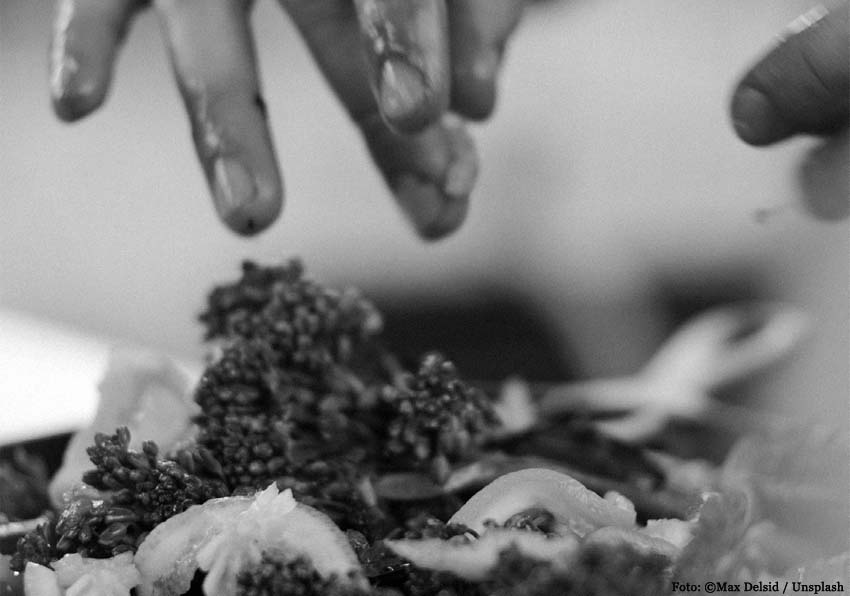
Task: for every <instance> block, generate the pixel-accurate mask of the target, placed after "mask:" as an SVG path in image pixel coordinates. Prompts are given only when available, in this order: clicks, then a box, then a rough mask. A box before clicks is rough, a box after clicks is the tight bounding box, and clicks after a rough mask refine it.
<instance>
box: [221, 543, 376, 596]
mask: <svg viewBox="0 0 850 596" xmlns="http://www.w3.org/2000/svg"><path fill="white" fill-rule="evenodd" d="M368 593H369V592H367V591H364V590H360V589H358V588H356V587H353V586H351V585H349V584H346V583H344V582H341V581H340V580H339V578H337V577H333V576H332V577H329V578H325V577H322V576H321V575H319V573H318V571H316V568H315V567H313V565H312V563H310V561H309V560H307V559H305V558H303V557H299V558H296V559H289V560H284V559H281V558H280V557H276V556H271V555H269V554H268V553H264V554H263V558H262V560H261V561H260V563H258V564H257V565H255V566H254V567H252V568H250V569H246V570H244V571H242V572H241V573H240V574H239V576H238V578H237V591H236V594H237V596H366V595H367V594H368Z"/></svg>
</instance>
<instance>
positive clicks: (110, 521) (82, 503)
mask: <svg viewBox="0 0 850 596" xmlns="http://www.w3.org/2000/svg"><path fill="white" fill-rule="evenodd" d="M129 443H130V432H129V430H127V428H126V427H122V428H119V429H118V430H117V431H116V433H115V434H114V435H111V436H110V435H106V434H103V433H98V434H97V435H95V444H94V445H93V446H91V447H89V448H88V449H87V452H88V454H89V457H90V458H91V461H92V463H93V464H94V465H95V469H93V470H89V471H88V472H86V473H85V474H84V475H83V481H84V482H86V483H87V484H89V485H91V486H93V487H95V488H97V489H100V490H103V491H108V492H105V493H104V496H103V498H97V499H92V498H80V499H76V500H74V501H72V502H71V503H69V504H68V505H67V506H66V507H65V509H64V510H63V511H62V512H61V513H60V515H59V519H58V521H57V523H56V534H57V537H58V540H57V542H56V550H57V553H58V554H59V556H61V555H63V554H65V553H71V552H75V553H79V554H81V555H82V556H85V557H95V558H107V557H112V556H114V555H117V554H120V553H122V552H125V551H135V550H136V548H137V547H138V545H139V544H140V543H141V541H142V540H143V539H144V537H145V536H146V535H147V532H149V531H150V530H152V529H153V528H154V527H155V526H156V525H157V524H159V523H161V522H163V521H165V520H166V519H168V518H170V517H172V516H174V515H177V514H178V513H181V512H183V511H185V510H186V509H188V508H189V507H191V506H192V505H195V504H199V503H204V502H205V501H207V500H209V499H213V498H216V497H224V496H227V495H228V494H229V492H228V490H227V487H226V486H225V484H224V482H222V481H221V480H220V479H219V478H216V477H215V474H216V473H217V472H218V467H219V466H218V464H217V462H215V460H214V459H213V458H212V457H211V455H210V454H209V453H207V452H206V451H204V450H203V449H200V450H195V451H188V450H183V451H181V452H180V453H179V454H178V456H177V461H173V460H169V459H160V458H159V457H158V455H159V449H158V447H157V445H156V443H154V442H153V441H146V442H144V443H143V446H142V451H135V450H132V449H130V448H129Z"/></svg>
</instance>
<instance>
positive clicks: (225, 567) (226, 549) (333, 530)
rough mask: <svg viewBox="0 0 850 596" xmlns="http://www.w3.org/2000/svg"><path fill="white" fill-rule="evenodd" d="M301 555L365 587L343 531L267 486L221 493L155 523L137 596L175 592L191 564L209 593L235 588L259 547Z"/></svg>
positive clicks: (143, 550) (326, 573) (325, 572)
mask: <svg viewBox="0 0 850 596" xmlns="http://www.w3.org/2000/svg"><path fill="white" fill-rule="evenodd" d="M264 552H272V553H276V555H280V556H282V557H284V558H287V559H289V558H296V557H306V558H307V559H308V560H309V561H310V563H311V564H312V565H313V566H314V567H315V569H316V571H317V572H318V573H319V574H320V575H321V576H322V577H330V576H332V575H335V576H337V577H339V578H340V580H344V581H346V582H349V583H350V584H351V585H353V586H365V580H364V578H363V576H362V573H361V571H360V565H359V563H358V561H357V557H356V555H355V554H354V551H353V550H352V549H351V546H350V545H349V543H348V541H347V540H346V538H345V535H344V534H343V533H342V532H341V531H340V530H339V528H337V527H336V525H334V523H333V522H332V521H331V520H330V519H329V518H328V517H327V516H325V515H323V514H322V513H320V512H319V511H317V510H315V509H313V508H312V507H308V506H306V505H303V504H300V503H296V501H295V499H293V498H292V493H291V491H288V490H287V491H284V492H279V491H278V489H277V487H276V486H275V485H274V484H272V485H271V486H269V487H268V488H267V489H266V490H264V491H262V492H260V493H257V495H256V496H254V497H227V498H223V499H214V500H212V501H209V502H207V503H205V504H204V505H196V506H194V507H192V508H190V509H189V510H187V511H185V512H184V513H182V514H180V515H177V516H175V517H173V518H171V519H169V520H168V521H166V522H164V523H162V524H160V525H158V526H157V527H156V528H155V529H154V530H153V531H152V532H151V533H150V535H149V536H148V537H147V539H146V540H145V541H144V542H143V543H142V545H141V547H140V548H139V551H138V552H137V554H136V565H137V567H138V569H139V571H140V572H141V574H142V584H141V586H140V588H139V593H140V594H141V596H168V595H173V596H176V595H177V594H182V593H183V592H185V591H186V590H187V589H188V588H189V584H190V583H191V581H192V576H193V575H194V573H195V571H196V570H197V569H201V570H203V571H205V572H206V573H207V575H206V578H205V579H204V583H203V589H204V593H205V594H207V595H208V596H212V595H221V596H228V595H232V594H235V593H236V582H237V576H238V574H239V573H240V571H242V570H243V569H246V568H251V567H253V566H255V565H257V564H259V563H260V561H261V560H262V553H264Z"/></svg>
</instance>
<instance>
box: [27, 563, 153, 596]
mask: <svg viewBox="0 0 850 596" xmlns="http://www.w3.org/2000/svg"><path fill="white" fill-rule="evenodd" d="M139 580H140V577H139V572H138V571H137V570H136V567H135V566H134V565H133V555H132V554H131V553H122V554H120V555H116V556H115V557H112V558H111V559H86V558H83V557H81V556H80V555H78V554H71V555H65V556H64V557H62V558H61V559H59V560H58V561H56V563H54V565H53V569H50V568H49V567H43V566H41V565H38V564H36V563H27V567H26V572H25V574H24V590H25V592H26V595H27V596H54V595H55V596H129V595H130V589H131V588H133V587H134V586H136V585H138V584H139Z"/></svg>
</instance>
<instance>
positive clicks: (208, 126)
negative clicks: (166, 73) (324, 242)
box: [155, 0, 283, 235]
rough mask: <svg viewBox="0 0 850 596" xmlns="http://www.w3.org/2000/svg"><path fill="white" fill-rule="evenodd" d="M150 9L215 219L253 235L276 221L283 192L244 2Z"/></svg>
mask: <svg viewBox="0 0 850 596" xmlns="http://www.w3.org/2000/svg"><path fill="white" fill-rule="evenodd" d="M155 6H156V8H157V11H158V13H159V15H160V18H161V21H162V24H163V29H164V31H165V35H166V37H167V40H168V44H169V51H170V55H171V61H172V65H173V67H174V73H175V76H176V78H177V83H178V86H179V88H180V92H181V94H182V95H183V99H184V102H185V104H186V110H187V112H188V114H189V119H190V122H191V126H192V136H193V139H194V141H195V149H196V150H197V153H198V158H199V159H200V162H201V165H202V167H203V169H204V173H205V174H206V177H207V182H208V184H209V186H210V190H211V191H212V195H213V200H214V203H215V207H216V210H217V211H218V214H219V217H221V219H222V220H223V221H224V222H225V223H226V224H227V225H228V226H229V227H230V228H231V229H232V230H234V231H235V232H237V233H240V234H246V235H248V234H254V233H257V232H259V231H261V230H263V229H264V228H266V227H267V226H268V225H270V224H271V223H272V222H273V221H274V220H275V219H276V218H277V216H278V214H279V212H280V209H281V205H282V194H283V190H282V183H281V179H280V174H279V172H278V169H277V159H276V157H275V151H274V147H273V145H272V140H271V136H270V134H269V130H268V127H267V124H266V113H265V104H264V103H263V100H262V96H261V95H260V84H259V79H258V76H257V68H256V60H255V56H254V45H253V39H252V38H251V33H250V30H249V23H248V4H247V3H245V2H240V1H234V0H155Z"/></svg>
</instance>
